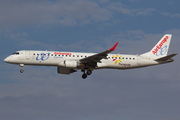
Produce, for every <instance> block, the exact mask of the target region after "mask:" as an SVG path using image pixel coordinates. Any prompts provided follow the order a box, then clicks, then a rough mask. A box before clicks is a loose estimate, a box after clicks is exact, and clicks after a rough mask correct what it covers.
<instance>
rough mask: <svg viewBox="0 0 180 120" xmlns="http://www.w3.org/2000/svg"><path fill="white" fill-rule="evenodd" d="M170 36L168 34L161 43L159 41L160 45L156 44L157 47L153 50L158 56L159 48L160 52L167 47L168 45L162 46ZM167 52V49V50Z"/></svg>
mask: <svg viewBox="0 0 180 120" xmlns="http://www.w3.org/2000/svg"><path fill="white" fill-rule="evenodd" d="M168 38H169V37H168V36H166V37H165V38H164V39H163V40H162V41H161V42H160V43H159V45H157V46H156V48H155V49H154V50H153V51H152V53H153V54H154V55H155V54H156V56H157V52H158V50H159V49H160V53H162V51H164V49H167V46H164V47H163V48H161V47H162V46H163V45H164V43H165V42H167V39H168ZM166 52H167V50H166ZM164 54H165V53H164Z"/></svg>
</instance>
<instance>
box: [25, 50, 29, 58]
mask: <svg viewBox="0 0 180 120" xmlns="http://www.w3.org/2000/svg"><path fill="white" fill-rule="evenodd" d="M25 58H26V60H29V58H30V51H29V50H26V51H25Z"/></svg>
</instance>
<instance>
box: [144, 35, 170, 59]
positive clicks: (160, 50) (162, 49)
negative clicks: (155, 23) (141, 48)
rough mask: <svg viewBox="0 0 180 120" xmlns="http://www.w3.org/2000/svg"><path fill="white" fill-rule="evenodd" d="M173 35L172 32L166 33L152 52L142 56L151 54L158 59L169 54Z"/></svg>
mask: <svg viewBox="0 0 180 120" xmlns="http://www.w3.org/2000/svg"><path fill="white" fill-rule="evenodd" d="M171 37H172V34H165V35H164V36H163V37H162V38H161V40H160V41H159V42H158V43H157V44H156V45H155V46H154V47H153V48H152V50H151V51H150V52H147V53H144V54H142V56H150V57H153V58H156V59H158V58H161V57H165V56H167V53H168V49H169V45H170V42H171Z"/></svg>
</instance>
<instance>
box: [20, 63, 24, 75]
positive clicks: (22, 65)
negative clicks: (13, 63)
mask: <svg viewBox="0 0 180 120" xmlns="http://www.w3.org/2000/svg"><path fill="white" fill-rule="evenodd" d="M19 67H21V70H20V73H23V72H24V70H23V67H24V64H19Z"/></svg>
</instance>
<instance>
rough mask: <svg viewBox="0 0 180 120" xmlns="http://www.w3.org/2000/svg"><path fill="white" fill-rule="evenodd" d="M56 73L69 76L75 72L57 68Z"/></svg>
mask: <svg viewBox="0 0 180 120" xmlns="http://www.w3.org/2000/svg"><path fill="white" fill-rule="evenodd" d="M57 72H58V73H59V74H70V73H73V72H77V71H76V70H74V69H68V68H62V67H57Z"/></svg>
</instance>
